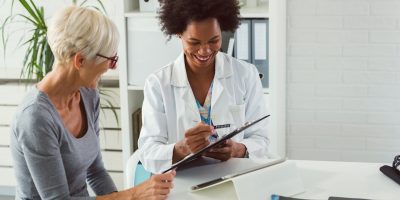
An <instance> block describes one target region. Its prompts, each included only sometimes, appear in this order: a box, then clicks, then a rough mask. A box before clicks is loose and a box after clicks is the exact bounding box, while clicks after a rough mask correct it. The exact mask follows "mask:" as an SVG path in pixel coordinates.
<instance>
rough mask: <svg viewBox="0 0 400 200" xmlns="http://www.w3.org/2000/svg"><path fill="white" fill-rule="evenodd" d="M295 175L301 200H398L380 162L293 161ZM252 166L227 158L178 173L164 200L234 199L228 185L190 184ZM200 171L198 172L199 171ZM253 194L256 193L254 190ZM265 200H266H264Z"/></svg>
mask: <svg viewBox="0 0 400 200" xmlns="http://www.w3.org/2000/svg"><path fill="white" fill-rule="evenodd" d="M295 163H296V166H297V167H298V172H299V175H300V177H301V178H302V180H303V183H304V188H305V192H304V193H301V194H298V195H295V196H294V197H296V198H303V199H325V200H327V199H328V197H329V196H341V197H353V198H367V199H382V200H395V199H400V185H398V184H397V183H395V182H394V181H392V180H391V179H389V178H388V177H386V176H385V175H384V174H382V172H380V171H379V167H380V166H382V165H383V164H382V163H358V162H333V161H307V160H296V161H295ZM254 165H257V164H255V163H251V162H249V161H248V160H247V159H230V160H229V161H227V162H223V163H219V164H216V165H205V166H201V167H197V168H191V169H186V170H183V171H178V173H177V176H176V178H175V180H174V185H175V187H174V189H173V190H172V191H171V194H170V195H169V198H168V199H198V200H200V199H230V200H231V199H236V197H235V191H233V190H232V188H231V187H228V186H229V185H227V184H226V185H225V186H224V185H222V187H218V189H214V188H212V189H209V190H205V191H199V192H194V193H192V192H190V191H189V188H190V187H191V186H193V185H196V184H199V183H202V182H204V181H206V180H211V179H213V178H215V177H220V176H221V174H216V171H220V170H221V169H223V170H222V171H224V173H225V174H222V175H226V174H231V173H232V172H233V171H238V170H241V169H244V168H250V167H252V166H254ZM199 169H200V170H199ZM254 192H257V191H254ZM266 199H267V198H266Z"/></svg>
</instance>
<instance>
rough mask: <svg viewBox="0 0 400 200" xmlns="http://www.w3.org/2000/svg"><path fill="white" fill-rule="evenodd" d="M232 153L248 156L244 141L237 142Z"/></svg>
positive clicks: (237, 155)
mask: <svg viewBox="0 0 400 200" xmlns="http://www.w3.org/2000/svg"><path fill="white" fill-rule="evenodd" d="M232 153H233V155H232V157H236V158H246V156H247V157H248V152H247V148H246V146H245V145H244V144H242V143H235V144H234V147H233V152H232Z"/></svg>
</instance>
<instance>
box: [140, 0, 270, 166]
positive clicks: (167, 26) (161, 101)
mask: <svg viewBox="0 0 400 200" xmlns="http://www.w3.org/2000/svg"><path fill="white" fill-rule="evenodd" d="M162 3H163V4H162V5H161V10H160V15H159V19H160V21H161V26H162V30H163V31H164V33H165V34H166V35H168V36H178V37H179V38H180V39H181V41H182V46H183V53H182V54H181V55H180V56H179V57H178V58H177V59H176V60H175V62H172V63H170V64H168V65H166V66H165V67H163V68H162V69H160V70H159V71H157V72H155V73H154V74H152V75H150V76H149V77H148V78H147V80H146V83H145V87H144V102H143V108H142V109H143V111H142V113H143V126H142V130H141V133H140V138H139V149H141V150H142V154H141V161H142V163H143V165H144V167H145V168H146V169H147V170H149V171H152V172H159V171H162V170H164V169H167V168H169V167H170V166H171V165H172V164H173V163H176V162H178V161H179V160H181V159H183V158H184V157H185V156H187V155H189V154H190V153H194V152H197V151H198V150H200V149H201V148H203V147H205V146H207V145H208V144H209V143H210V142H213V141H215V139H216V138H218V137H219V136H221V135H225V134H227V133H229V132H230V131H232V130H233V129H235V128H237V127H239V126H242V125H243V124H244V123H245V122H247V121H253V120H256V119H257V118H260V117H262V116H263V115H266V114H267V110H266V102H265V101H264V98H263V91H262V86H261V81H260V79H259V76H258V71H257V69H256V67H255V66H254V65H251V64H249V63H246V62H243V61H240V60H237V59H235V58H233V57H231V56H229V55H226V54H224V53H222V52H219V50H220V48H221V41H222V36H221V31H232V32H234V31H235V30H236V29H237V27H238V24H239V6H238V2H237V1H236V0H201V1H199V0H164V1H162ZM266 123H267V121H262V122H261V123H259V124H257V125H255V126H253V127H251V128H249V129H247V130H246V131H244V132H243V133H241V134H238V135H237V136H235V137H234V138H233V139H232V140H228V141H227V142H226V144H225V145H224V146H220V147H219V148H214V149H212V150H211V151H209V152H207V153H206V154H205V156H208V157H212V158H216V159H219V160H222V161H225V160H228V159H230V158H231V157H239V158H242V157H250V158H265V157H267V147H268V144H269V140H268V137H267V125H266Z"/></svg>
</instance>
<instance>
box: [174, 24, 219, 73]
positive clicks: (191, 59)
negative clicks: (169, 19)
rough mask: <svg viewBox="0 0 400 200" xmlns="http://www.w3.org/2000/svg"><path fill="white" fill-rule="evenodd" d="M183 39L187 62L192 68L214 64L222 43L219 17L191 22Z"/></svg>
mask: <svg viewBox="0 0 400 200" xmlns="http://www.w3.org/2000/svg"><path fill="white" fill-rule="evenodd" d="M181 39H182V46H183V51H184V53H185V58H186V62H187V64H188V65H189V67H190V68H191V69H192V70H194V71H196V70H199V69H203V68H208V67H213V66H214V61H215V55H216V54H217V53H218V51H219V49H220V48H221V43H222V39H221V28H220V26H219V23H218V21H217V19H215V18H209V19H205V20H202V21H192V22H190V23H189V24H188V25H187V27H186V30H185V31H184V32H183V33H182V35H181Z"/></svg>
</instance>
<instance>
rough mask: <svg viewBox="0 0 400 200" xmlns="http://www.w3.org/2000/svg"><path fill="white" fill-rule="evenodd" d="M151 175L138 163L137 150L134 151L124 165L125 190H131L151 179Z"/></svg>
mask: <svg viewBox="0 0 400 200" xmlns="http://www.w3.org/2000/svg"><path fill="white" fill-rule="evenodd" d="M151 175H152V174H151V173H150V172H148V171H146V170H145V169H144V167H143V165H142V164H141V163H140V161H139V150H136V151H135V152H134V153H133V154H132V155H131V157H129V159H128V162H127V163H126V169H125V188H126V189H128V188H131V187H133V186H135V185H138V184H140V183H142V182H143V181H146V180H147V179H149V178H150V177H151Z"/></svg>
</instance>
